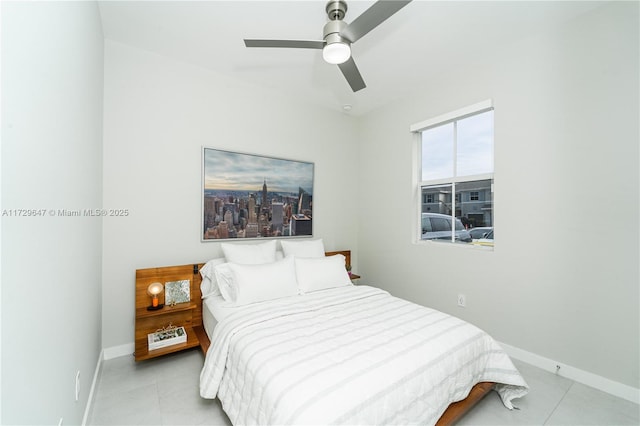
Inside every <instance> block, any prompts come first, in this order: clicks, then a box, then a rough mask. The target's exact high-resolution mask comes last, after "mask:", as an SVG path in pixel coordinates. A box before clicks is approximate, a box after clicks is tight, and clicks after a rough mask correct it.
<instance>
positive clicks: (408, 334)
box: [200, 242, 528, 425]
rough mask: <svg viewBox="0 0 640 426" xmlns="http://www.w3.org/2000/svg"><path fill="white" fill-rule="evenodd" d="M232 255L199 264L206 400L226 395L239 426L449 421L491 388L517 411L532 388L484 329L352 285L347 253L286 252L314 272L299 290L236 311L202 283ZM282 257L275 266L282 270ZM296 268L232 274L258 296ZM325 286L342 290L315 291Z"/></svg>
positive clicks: (202, 378)
mask: <svg viewBox="0 0 640 426" xmlns="http://www.w3.org/2000/svg"><path fill="white" fill-rule="evenodd" d="M306 244H307V245H309V244H312V243H311V242H306ZM253 246H255V245H253ZM299 246H300V244H299ZM283 247H284V244H283ZM307 249H308V247H307ZM317 249H318V247H316V253H317ZM234 250H235V249H234ZM243 250H244V249H243ZM296 250H297V252H298V253H300V248H299V247H298V248H296ZM307 251H308V250H307ZM227 254H228V253H227V252H226V251H225V259H217V260H215V261H211V262H208V263H207V264H204V265H200V266H201V269H200V271H201V274H202V276H203V278H204V279H203V291H202V295H203V303H202V320H203V327H204V330H205V331H206V340H207V341H206V343H204V344H203V347H204V349H205V351H206V356H205V363H204V366H203V369H202V372H201V376H200V394H201V396H202V397H203V398H219V400H220V401H221V403H222V406H223V408H224V410H225V412H226V413H227V415H228V417H229V419H230V420H231V422H232V423H233V424H368V425H369V424H438V425H442V424H452V423H454V422H455V421H456V420H458V419H459V417H460V416H461V415H463V414H464V413H465V412H466V411H468V410H469V409H470V407H472V406H473V405H474V404H475V403H476V402H478V401H479V400H480V399H481V398H482V397H483V396H484V395H486V394H487V393H488V392H490V391H491V390H495V391H497V392H498V394H499V395H500V398H501V399H502V402H503V403H504V405H505V407H506V408H509V409H511V408H513V403H512V401H513V400H514V399H516V398H520V397H522V396H524V395H525V394H526V393H527V391H528V386H527V384H526V382H525V381H524V379H523V378H522V377H521V375H520V374H519V372H518V371H517V369H516V368H515V367H514V365H513V363H512V362H511V360H510V359H509V357H508V356H507V355H506V353H505V352H504V351H503V350H502V349H501V348H500V347H499V345H498V344H497V343H496V342H495V341H494V340H493V339H492V338H491V337H490V336H489V335H487V334H486V333H485V332H483V331H482V330H480V329H479V328H477V327H475V326H473V325H471V324H469V323H467V322H465V321H462V320H460V319H458V318H456V317H453V316H450V315H447V314H445V313H442V312H439V311H436V310H433V309H430V308H427V307H424V306H420V305H417V304H414V303H411V302H408V301H406V300H403V299H399V298H396V297H394V296H392V295H391V294H389V293H388V292H386V291H383V290H381V289H378V288H374V287H369V286H366V285H351V281H350V280H349V278H348V276H347V275H346V269H345V268H344V265H345V264H346V265H349V264H350V259H347V256H349V257H350V252H348V251H347V252H328V253H325V252H324V250H323V251H322V256H324V259H322V260H320V259H318V260H317V261H315V260H314V261H313V262H316V263H315V269H314V267H309V266H308V265H309V264H313V262H312V261H310V260H309V261H307V260H306V259H305V260H304V262H307V263H304V262H303V260H302V259H304V257H301V256H297V257H296V256H286V259H291V258H295V259H296V262H302V263H294V269H295V270H297V271H298V272H299V271H300V270H305V271H306V274H307V276H306V277H304V276H303V277H302V278H301V277H300V275H299V274H298V275H297V278H298V282H299V283H298V284H297V285H298V287H297V288H296V293H295V294H287V292H286V291H285V290H281V294H279V296H278V297H268V298H267V299H266V300H263V299H262V298H259V300H258V301H254V300H250V303H242V304H240V305H236V304H234V303H230V302H229V299H228V298H225V297H224V296H223V295H222V294H220V293H218V294H215V293H216V292H213V293H212V292H211V291H210V288H208V289H207V288H205V284H204V282H205V281H207V276H208V277H209V278H210V277H212V276H213V274H212V271H213V270H214V269H215V268H216V264H217V265H220V264H233V262H228V260H229V258H232V259H233V258H234V255H233V254H231V253H229V254H230V256H229V255H227ZM254 254H255V253H254ZM302 254H304V255H308V254H309V253H307V252H305V250H302ZM325 254H326V255H327V256H325ZM345 254H346V255H347V256H345ZM340 256H341V257H340ZM284 258H285V257H284V256H280V258H276V259H275V262H273V263H271V262H270V263H269V265H276V264H277V265H280V264H282V265H284V264H285V263H287V262H286V261H285V260H284ZM330 258H336V259H341V261H342V272H344V276H345V277H346V281H348V282H346V281H345V279H344V278H340V279H338V278H336V277H337V275H340V272H339V271H338V270H337V268H335V266H332V267H329V266H328V265H329V263H327V262H329V260H328V259H330ZM241 260H242V261H246V259H242V258H241ZM269 260H270V261H271V260H272V259H269ZM336 261H337V260H336ZM292 262H293V260H291V261H290V262H288V263H287V265H288V266H286V267H285V266H278V268H279V269H277V268H275V266H264V265H263V266H246V267H245V266H242V268H244V269H243V270H241V269H238V270H236V271H235V272H238V273H237V274H234V275H233V276H234V277H235V278H237V279H239V277H241V276H243V275H242V274H244V282H245V283H248V282H250V283H249V284H246V285H248V286H250V287H251V293H255V292H260V291H262V290H264V288H265V285H266V284H273V285H276V286H281V284H279V282H280V281H290V280H288V279H287V278H283V276H287V275H288V274H289V272H287V271H290V268H291V266H290V263H292ZM309 262H310V263H309ZM323 262H324V263H323ZM332 262H333V261H332ZM334 263H335V262H334ZM212 264H213V266H212ZM300 265H302V266H300ZM236 267H237V268H240V267H238V266H237V265H236ZM296 267H297V269H296ZM274 268H275V269H274ZM207 269H209V271H207ZM270 269H274V270H273V271H271V270H270ZM203 271H205V272H204V273H203ZM247 271H249V272H248V273H247ZM207 272H208V274H207ZM240 272H242V273H240ZM294 274H295V272H294ZM332 274H333V276H332ZM217 278H218V285H219V286H220V288H224V287H225V285H223V284H222V283H221V281H220V280H219V279H220V278H221V276H217ZM327 280H334V281H336V280H338V281H340V282H341V283H342V284H341V285H339V286H333V285H330V286H326V287H323V285H322V284H318V283H322V282H324V281H327ZM223 281H224V278H223ZM240 281H242V280H240ZM276 281H278V283H276ZM294 281H295V280H294ZM300 282H306V283H307V284H306V288H304V289H301V287H300V286H301V284H300ZM310 282H311V284H310V285H309V283H310ZM255 283H260V284H257V285H258V286H259V287H258V286H254V285H255ZM227 284H228V283H227ZM208 285H209V286H210V285H211V283H209V284H208ZM292 285H293V284H292V283H289V286H292ZM252 286H253V287H252ZM314 286H315V287H314ZM317 286H319V287H323V288H317ZM282 287H283V288H284V287H285V285H282ZM303 287H304V286H303ZM238 288H243V287H238ZM228 290H229V289H227V291H228ZM223 292H224V291H223ZM276 293H277V292H276ZM300 293H301V294H300ZM246 294H247V293H245V294H244V295H242V294H238V295H237V297H238V298H239V299H240V298H242V297H246ZM252 297H253V296H252ZM263 298H264V297H263ZM201 340H202V339H201ZM209 343H210V344H211V346H209Z"/></svg>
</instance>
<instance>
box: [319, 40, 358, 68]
mask: <svg viewBox="0 0 640 426" xmlns="http://www.w3.org/2000/svg"><path fill="white" fill-rule="evenodd" d="M322 57H323V58H324V60H325V61H326V62H328V63H330V64H334V65H339V64H342V63H345V62H347V60H348V59H349V58H350V57H351V47H350V46H349V45H348V44H347V43H343V42H340V41H339V42H336V43H331V44H326V45H325V46H324V48H323V49H322Z"/></svg>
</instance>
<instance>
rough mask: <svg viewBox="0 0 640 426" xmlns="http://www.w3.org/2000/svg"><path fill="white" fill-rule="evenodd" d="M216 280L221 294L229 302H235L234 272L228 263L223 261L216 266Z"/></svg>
mask: <svg viewBox="0 0 640 426" xmlns="http://www.w3.org/2000/svg"><path fill="white" fill-rule="evenodd" d="M214 270H215V276H216V281H217V282H218V288H219V289H220V294H221V295H222V297H223V298H224V300H226V301H227V302H232V303H235V301H236V291H237V290H236V285H235V282H234V278H233V272H231V268H229V264H228V263H221V264H219V265H216V267H215V268H214Z"/></svg>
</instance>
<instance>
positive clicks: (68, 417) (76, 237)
mask: <svg viewBox="0 0 640 426" xmlns="http://www.w3.org/2000/svg"><path fill="white" fill-rule="evenodd" d="M102 77H103V40H102V27H101V23H100V16H99V12H98V8H97V5H96V4H95V3H83V2H69V3H58V2H54V3H47V2H40V3H32V2H2V210H3V211H5V210H11V209H45V216H36V217H15V216H7V215H3V217H2V419H1V421H2V424H58V422H59V420H60V419H61V418H62V419H64V424H79V423H81V421H82V418H83V417H82V416H83V413H84V409H85V406H86V403H87V398H88V395H89V389H90V386H91V382H92V380H93V373H94V370H95V368H96V363H97V361H98V357H99V354H100V350H101V335H100V326H101V324H100V321H101V301H100V294H101V293H100V288H101V270H100V263H101V252H102V224H101V220H100V219H96V218H92V217H60V216H58V214H57V210H58V209H68V210H75V209H84V208H96V207H98V208H99V207H100V206H101V204H102V89H103V79H102ZM51 210H53V211H54V213H53V215H51V214H50V213H49V212H50V211H51ZM9 214H11V213H9ZM77 371H80V399H79V401H78V402H76V401H75V377H76V372H77Z"/></svg>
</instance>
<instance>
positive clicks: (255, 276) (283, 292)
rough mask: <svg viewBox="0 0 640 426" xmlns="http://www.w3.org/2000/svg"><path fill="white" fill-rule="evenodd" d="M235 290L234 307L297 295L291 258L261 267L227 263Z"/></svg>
mask: <svg viewBox="0 0 640 426" xmlns="http://www.w3.org/2000/svg"><path fill="white" fill-rule="evenodd" d="M228 265H229V269H230V270H231V272H232V274H233V287H235V290H236V293H235V295H236V299H235V305H236V306H242V305H248V304H250V303H256V302H262V301H265V300H272V299H278V298H281V297H287V296H295V295H297V294H298V283H297V282H296V270H295V263H294V260H293V258H292V257H289V258H285V259H282V260H280V261H278V262H274V263H267V264H263V265H240V264H237V263H229V264H228Z"/></svg>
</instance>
